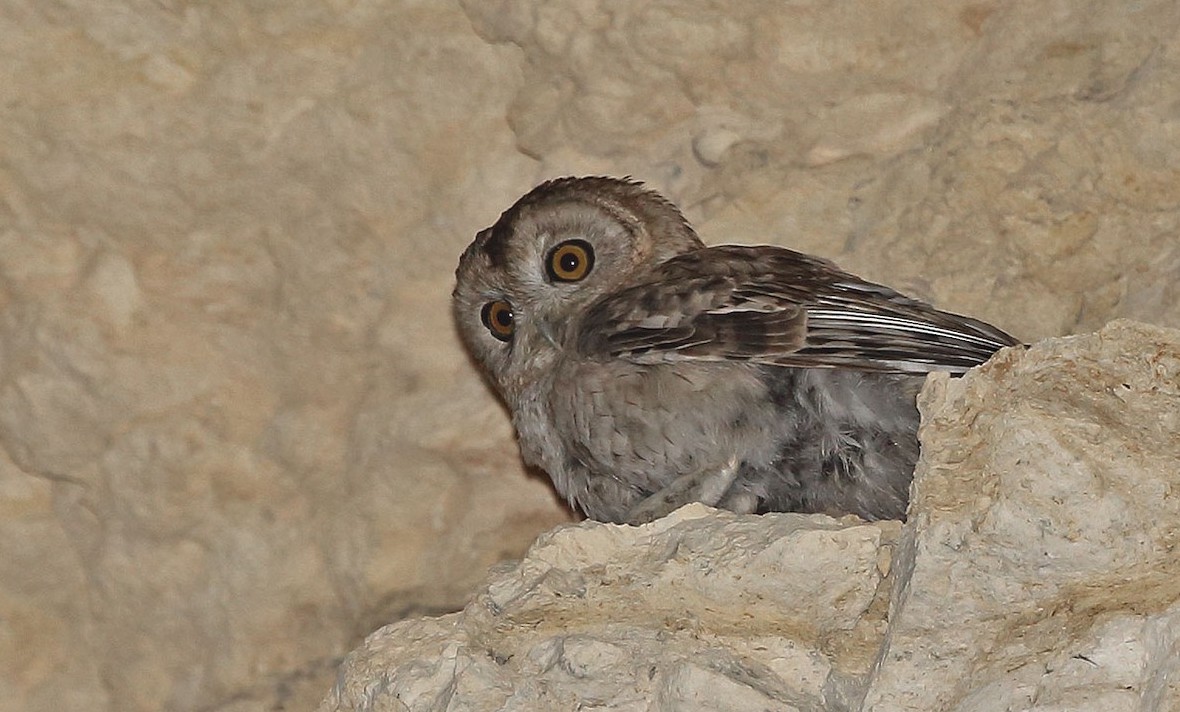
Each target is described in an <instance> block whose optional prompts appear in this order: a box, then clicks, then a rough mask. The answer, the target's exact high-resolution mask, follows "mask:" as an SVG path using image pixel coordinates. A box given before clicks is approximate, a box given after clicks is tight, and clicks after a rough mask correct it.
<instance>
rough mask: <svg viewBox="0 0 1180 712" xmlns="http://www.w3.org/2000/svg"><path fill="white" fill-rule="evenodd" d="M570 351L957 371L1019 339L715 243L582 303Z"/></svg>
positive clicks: (816, 264) (816, 269) (782, 255)
mask: <svg viewBox="0 0 1180 712" xmlns="http://www.w3.org/2000/svg"><path fill="white" fill-rule="evenodd" d="M577 343H578V348H579V349H580V350H581V351H582V352H583V353H584V354H586V355H587V356H590V357H617V358H624V359H628V360H631V361H635V362H640V363H661V362H673V361H683V360H711V361H722V360H738V361H753V362H758V363H766V364H776V365H780V366H796V367H806V368H837V367H839V368H851V369H858V370H864V371H878V372H894V373H926V372H928V371H938V370H942V371H950V372H952V373H961V372H963V371H966V370H967V369H968V368H970V367H972V366H976V365H978V364H980V363H983V362H984V361H986V360H987V359H988V358H990V357H991V355H992V354H994V353H995V352H996V351H997V350H999V349H1000V348H1002V347H1005V346H1012V345H1015V344H1018V343H1019V342H1018V341H1017V340H1016V339H1013V338H1012V337H1011V336H1009V335H1008V334H1006V333H1004V332H1003V331H1000V330H999V329H996V328H995V327H993V326H990V325H988V324H985V323H983V322H981V321H978V320H976V319H972V318H970V317H965V316H959V315H958V314H951V313H949V312H944V311H939V310H938V309H935V308H934V307H932V306H930V305H929V304H925V303H924V302H920V301H917V300H915V299H910V298H908V297H905V296H903V295H901V294H898V293H897V292H895V291H894V290H892V289H889V288H888V287H884V286H881V285H879V284H873V283H871V282H866V281H864V280H862V279H860V278H859V277H857V276H855V275H852V274H849V273H847V272H844V271H842V270H840V269H839V268H838V267H836V266H835V265H833V264H832V263H830V262H828V261H826V260H822V259H819V258H816V257H811V256H809V255H805V254H802V253H799V252H795V251H792V250H788V249H785V248H781V247H746V246H737V245H721V246H717V247H709V248H704V249H701V250H695V251H693V252H688V253H685V254H682V255H678V256H677V257H674V258H672V259H670V260H668V261H666V262H664V263H662V264H660V265H658V266H657V267H656V268H655V269H654V270H652V272H650V273H648V274H647V275H646V276H644V277H643V278H641V280H640V282H639V283H638V284H636V285H634V286H632V287H629V288H626V289H623V290H621V291H618V292H615V293H613V294H611V295H609V296H607V297H604V298H602V299H600V300H598V301H597V302H595V303H594V304H592V305H591V306H590V307H589V308H588V310H587V312H586V314H585V317H584V319H583V321H582V322H581V326H580V328H579V332H578V342H577Z"/></svg>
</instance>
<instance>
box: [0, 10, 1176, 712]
mask: <svg viewBox="0 0 1180 712" xmlns="http://www.w3.org/2000/svg"><path fill="white" fill-rule="evenodd" d="M1178 36H1180V6H1177V5H1176V4H1175V3H1173V2H1170V0H1155V1H1147V2H1138V3H1134V4H1130V5H1127V4H1117V3H1115V4H1111V3H1099V2H1048V3H1016V2H991V1H988V0H984V1H982V2H980V1H977V0H972V1H961V2H946V3H924V2H905V3H892V4H889V5H880V6H876V5H874V6H872V7H870V6H868V5H866V4H864V3H813V4H809V3H787V4H784V3H779V2H771V1H770V0H765V1H764V2H750V3H743V4H733V3H722V2H714V1H708V0H689V1H686V2H677V3H628V2H615V1H611V2H608V1H607V0H600V1H597V2H596V1H594V0H588V1H583V0H558V1H556V2H544V3H541V2H536V1H535V0H529V1H528V2H525V1H520V2H514V1H512V0H501V1H499V2H456V1H454V0H451V1H445V0H432V1H423V2H405V1H397V0H291V1H289V2H282V3H264V2H255V3H185V2H179V1H178V0H153V1H151V2H149V1H148V0H91V1H88V2H79V1H78V0H63V1H61V2H52V3H50V2H42V1H41V0H5V1H4V2H0V67H3V70H2V72H0V536H2V537H3V539H2V541H3V542H4V545H3V546H0V710H2V711H5V712H6V711H7V710H22V711H24V710H32V711H36V710H55V711H56V710H129V711H131V712H135V711H137V710H157V709H170V710H180V711H184V710H196V709H201V710H235V712H236V711H239V710H240V711H242V712H245V711H246V710H263V709H273V708H276V707H283V706H285V707H286V708H288V709H299V708H308V707H310V706H311V705H313V704H314V703H315V701H316V700H317V699H318V698H319V697H320V696H321V695H322V690H323V689H324V687H325V686H326V685H327V684H328V680H329V679H330V674H331V670H332V668H333V667H334V664H335V661H336V657H337V656H338V655H340V654H342V653H343V652H344V651H345V650H347V649H348V648H350V647H351V646H353V645H354V644H355V643H356V642H357V641H358V640H359V639H360V638H361V636H363V635H364V634H365V633H367V632H369V631H371V630H373V629H374V628H376V627H377V626H378V625H380V624H382V623H385V622H388V621H391V620H394V619H397V618H400V617H403V616H405V615H408V614H412V613H414V612H421V611H434V610H453V609H455V608H458V607H459V606H461V605H462V602H463V601H464V600H465V598H466V596H467V594H468V592H469V591H470V590H471V588H472V586H474V585H475V582H476V581H478V580H479V579H480V578H481V577H482V575H483V572H484V569H485V567H486V566H487V565H488V564H490V563H492V562H494V561H496V560H498V559H501V558H504V557H506V556H517V555H519V554H520V552H521V551H522V550H523V549H524V548H525V546H526V545H527V543H528V542H529V541H531V540H532V538H533V536H534V535H535V534H536V533H538V532H540V531H543V530H545V529H547V528H549V527H550V526H552V525H553V524H554V523H557V522H559V521H563V520H566V519H567V518H568V514H567V513H566V512H565V511H564V510H563V509H562V508H561V506H560V504H559V503H557V502H555V501H554V499H553V497H552V495H551V494H550V492H549V490H548V488H547V486H546V485H545V483H544V482H543V480H541V479H538V478H530V477H528V476H526V475H525V474H524V473H523V472H522V471H521V468H520V465H519V462H518V460H517V457H516V453H515V448H514V445H513V443H512V440H511V432H510V429H509V426H508V423H507V422H506V419H505V418H504V415H503V413H502V411H501V409H500V408H499V407H498V405H497V404H496V403H495V402H494V400H493V399H492V398H491V396H490V395H489V394H488V392H487V391H486V389H485V388H484V387H483V385H482V384H481V383H480V382H479V379H478V377H477V376H476V375H475V372H474V371H473V369H471V368H470V366H469V364H468V363H467V362H466V359H465V357H464V356H463V354H462V352H461V350H460V349H459V347H458V344H457V340H456V339H455V338H454V335H453V332H452V329H451V326H450V324H449V317H448V294H449V291H450V288H451V271H452V269H453V267H454V265H455V261H456V256H457V254H458V252H459V250H461V249H462V247H463V246H464V245H466V244H467V242H468V241H469V240H470V239H471V236H472V234H473V233H474V231H475V230H477V229H479V228H481V227H484V226H486V225H487V224H489V223H490V222H491V221H492V220H494V219H495V217H496V215H498V213H499V211H500V210H501V209H503V208H504V207H505V206H507V205H508V204H509V203H510V202H511V201H512V200H513V199H514V198H516V197H517V196H519V195H520V194H521V193H522V192H524V191H525V190H526V189H528V188H529V187H531V186H532V185H533V184H535V183H536V182H538V181H539V180H541V179H542V178H545V177H550V176H552V175H555V174H561V173H584V172H605V173H612V174H624V173H632V174H634V175H636V176H638V177H641V178H645V179H648V180H650V181H651V182H652V183H653V184H654V186H655V187H657V188H659V189H660V190H662V191H665V192H666V193H667V194H669V195H670V196H671V197H673V198H675V199H676V200H678V201H679V202H681V203H682V204H683V205H684V206H685V208H686V211H687V212H688V214H689V216H690V217H691V218H692V219H693V220H694V221H695V222H696V223H697V224H698V226H699V227H700V229H701V232H702V235H703V236H704V238H705V239H706V240H707V241H709V242H723V241H735V242H777V243H780V244H787V245H791V246H795V247H798V248H801V249H804V250H808V251H812V252H816V253H820V254H823V255H826V256H829V257H834V258H837V259H838V260H839V261H840V262H841V263H843V264H844V265H846V266H847V267H849V268H851V269H853V270H855V271H859V272H861V273H863V274H864V275H865V276H866V277H869V278H874V279H878V280H883V281H887V282H889V283H890V284H893V285H895V286H898V287H900V288H903V289H907V290H910V291H913V292H915V293H917V294H919V295H922V296H926V297H930V298H933V299H934V300H935V301H936V302H937V303H939V304H940V305H942V306H945V307H949V308H953V309H958V310H962V311H968V312H971V313H974V314H977V315H979V316H981V317H984V318H987V319H989V320H991V321H994V322H996V323H998V324H1000V325H1001V326H1003V327H1005V328H1007V329H1009V330H1010V331H1012V332H1013V333H1015V334H1017V335H1019V336H1021V337H1023V338H1026V339H1029V340H1032V339H1037V338H1040V337H1044V336H1051V335H1058V334H1063V333H1070V332H1074V331H1079V330H1081V331H1084V330H1089V329H1092V328H1096V327H1097V326H1099V325H1101V324H1103V323H1105V322H1106V321H1108V320H1109V319H1111V318H1113V317H1117V316H1130V317H1136V318H1139V319H1142V320H1145V321H1152V322H1156V323H1161V324H1170V325H1173V326H1180V291H1178V290H1180V287H1178V286H1177V285H1180V240H1177V239H1176V235H1177V234H1180V180H1178V178H1180V176H1178V170H1180V140H1178V139H1180V112H1178V110H1177V108H1176V107H1177V106H1178V105H1180V104H1178V95H1180V85H1178V84H1177V83H1176V81H1175V77H1176V76H1178V75H1180V42H1178V41H1177V39H1176V38H1177V37H1178ZM1013 526H1016V525H1015V524H1014V525H1013ZM1161 630H1162V629H1161ZM1148 637H1150V636H1148ZM1145 645H1146V647H1145V648H1144V650H1149V649H1151V650H1154V649H1157V648H1152V645H1155V644H1154V643H1152V644H1145ZM686 670H687V669H686ZM694 675H697V673H694V672H692V671H691V670H687V671H686V672H684V673H683V675H682V677H683V679H685V680H690V679H695V678H694ZM686 684H687V683H686Z"/></svg>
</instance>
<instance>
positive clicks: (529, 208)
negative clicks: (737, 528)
mask: <svg viewBox="0 0 1180 712" xmlns="http://www.w3.org/2000/svg"><path fill="white" fill-rule="evenodd" d="M456 277H457V280H456V281H457V284H456V288H455V293H454V302H453V304H454V314H455V319H456V323H457V324H458V327H459V331H460V333H461V334H462V336H463V338H464V341H465V343H466V345H467V346H468V348H469V349H470V351H471V353H472V355H473V356H474V358H475V360H476V361H477V362H478V363H479V364H480V366H481V367H482V368H483V369H484V370H485V371H486V373H487V375H488V377H489V380H490V381H491V382H492V384H493V385H494V386H495V388H496V389H497V390H498V391H499V393H500V395H501V396H502V397H503V398H504V400H505V402H506V403H507V405H508V407H509V409H510V411H511V413H512V417H513V424H514V426H515V428H516V432H517V436H518V440H519V444H520V449H521V454H522V456H523V458H524V460H525V461H526V462H527V463H529V464H532V465H537V466H539V467H540V468H541V469H543V470H545V471H546V472H547V473H548V474H549V476H550V478H551V479H552V480H553V483H554V486H555V488H556V489H557V491H558V492H559V493H560V494H561V495H562V496H564V497H565V498H566V499H567V500H568V501H569V502H570V503H571V505H573V506H575V507H576V508H578V509H581V510H582V511H583V512H585V513H586V515H587V516H589V517H591V518H594V519H600V520H606V521H621V522H631V523H639V522H643V521H650V520H652V519H654V518H657V517H660V516H663V515H664V514H667V513H668V512H670V511H672V510H673V509H676V508H677V507H679V506H681V505H683V504H687V503H689V502H694V501H697V502H703V503H705V504H709V505H713V506H717V507H721V508H724V509H729V510H732V511H735V512H742V513H751V512H766V511H797V512H824V513H828V514H836V515H838V514H857V515H859V516H861V517H864V518H866V519H885V518H904V516H905V508H906V505H907V502H908V496H909V483H910V479H911V477H912V474H913V468H914V465H915V463H916V461H917V457H918V443H917V426H918V412H917V407H916V404H915V398H916V394H917V391H918V389H919V388H920V386H921V383H922V379H923V377H924V375H925V374H926V373H929V372H931V371H947V372H950V373H952V374H961V373H963V372H965V371H966V370H967V369H968V368H971V367H973V366H976V365H978V364H981V363H983V362H984V361H986V360H987V359H988V358H990V357H991V356H992V354H994V353H995V352H996V351H997V350H999V349H1001V348H1003V347H1005V346H1013V345H1017V344H1018V343H1019V342H1018V341H1016V340H1015V339H1013V338H1012V337H1011V336H1009V335H1008V334H1006V333H1004V332H1003V331H1001V330H999V329H996V328H995V327H992V326H990V325H988V324H985V323H983V322H981V321H978V320H976V319H972V318H970V317H965V316H960V315H957V314H952V313H949V312H944V311H940V310H938V309H935V308H934V307H932V306H930V305H929V304H926V303H924V302H921V301H918V300H915V299H911V298H909V297H906V296H904V295H902V294H899V293H898V292H896V291H894V290H892V289H890V288H888V287H885V286H883V285H879V284H874V283H872V282H868V281H865V280H863V279H861V278H859V277H857V276H855V275H853V274H850V273H848V272H845V271H843V270H841V269H840V268H839V267H837V266H836V265H834V264H832V263H831V262H828V261H826V260H823V259H820V258H817V257H812V256H809V255H805V254H803V253H799V252H795V251H792V250H789V249H786V248H782V247H770V246H738V245H722V246H715V247H706V246H705V245H704V244H702V243H701V241H700V240H699V239H698V238H697V236H696V233H695V232H694V231H693V229H692V228H691V226H689V224H688V223H687V221H686V220H685V219H684V217H683V216H682V215H681V213H680V211H679V210H678V209H677V208H676V207H675V206H674V205H672V203H670V202H669V201H667V200H666V199H664V198H663V197H662V196H660V195H659V194H657V193H655V192H653V191H650V190H648V189H647V188H645V187H644V186H643V185H642V184H640V183H638V182H635V181H631V180H627V179H622V180H620V179H615V178H604V177H591V178H562V179H557V180H554V181H549V182H547V183H543V184H541V185H540V186H538V187H537V188H535V189H533V190H532V191H530V192H529V193H527V194H526V195H525V196H524V197H522V198H521V199H520V200H518V201H517V202H516V203H515V204H514V205H513V206H512V207H510V208H509V209H508V210H506V211H505V212H504V213H503V214H502V215H501V216H500V218H499V220H498V221H497V222H496V223H495V224H494V225H493V226H492V227H490V228H488V229H486V230H483V231H481V232H480V233H479V234H478V235H477V236H476V238H475V241H474V242H473V243H472V244H471V245H470V246H469V247H468V248H467V250H466V251H465V252H464V253H463V256H462V258H461V259H460V263H459V268H458V270H457V272H456Z"/></svg>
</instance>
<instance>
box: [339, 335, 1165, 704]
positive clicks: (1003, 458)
mask: <svg viewBox="0 0 1180 712" xmlns="http://www.w3.org/2000/svg"><path fill="white" fill-rule="evenodd" d="M921 407H922V411H923V416H924V423H923V427H922V432H921V437H922V444H923V455H922V461H921V463H920V465H919V467H918V471H917V473H916V478H915V482H914V488H913V490H914V500H913V503H912V506H911V514H910V517H909V520H908V521H907V522H906V523H905V525H904V527H903V526H901V525H900V524H899V523H897V522H880V523H864V522H861V521H859V520H856V519H855V518H853V517H848V518H845V519H843V520H833V519H831V518H828V517H824V516H820V515H815V516H803V515H795V514H769V515H764V516H736V515H733V514H730V513H728V512H718V511H713V510H709V509H708V508H706V507H703V506H701V505H692V506H690V507H686V508H684V509H681V510H679V511H678V512H675V513H674V514H673V515H671V516H669V517H667V518H665V519H662V520H658V521H656V522H654V523H652V524H649V525H644V526H641V527H628V526H620V525H610V524H599V523H593V522H584V523H582V524H579V525H567V526H565V527H561V528H558V529H556V530H554V531H552V532H550V533H548V534H546V535H544V536H542V537H541V538H539V539H538V540H537V542H536V543H535V544H534V545H533V547H532V548H531V549H530V550H529V552H528V554H527V555H526V556H525V558H524V560H523V561H521V562H520V563H518V564H516V565H513V566H508V567H505V568H503V569H502V570H501V571H499V572H498V573H495V574H494V575H493V576H492V577H491V578H490V579H489V580H488V582H487V583H486V585H485V586H484V587H483V588H482V589H481V592H480V593H479V595H477V596H476V597H475V599H474V600H473V601H472V602H471V603H469V604H468V605H467V607H466V608H465V609H464V610H463V611H462V612H461V613H455V614H451V615H448V616H444V617H441V618H421V619H415V620H408V621H403V622H400V623H395V624H393V625H390V626H387V627H385V628H382V629H381V630H379V631H377V632H376V633H374V634H373V635H371V636H370V637H369V638H368V639H367V640H366V641H365V643H364V644H363V645H362V646H361V647H360V648H358V649H357V650H356V651H354V652H353V653H351V654H350V655H349V657H348V658H347V659H346V660H345V663H344V665H343V666H342V668H341V670H340V673H339V676H338V680H337V683H336V686H335V688H334V689H333V690H332V692H331V694H330V695H329V696H328V698H327V699H326V700H325V701H324V703H323V704H322V705H321V707H320V712H346V711H347V712H353V711H360V710H377V709H408V710H423V711H425V710H435V709H444V708H445V709H464V710H489V711H490V710H501V709H527V710H564V709H568V710H572V709H582V708H585V707H590V706H592V707H594V708H595V709H603V710H831V711H832V712H835V711H837V710H865V711H866V712H867V711H868V710H873V711H875V712H884V711H885V710H890V711H894V710H896V711H901V710H907V711H909V710H912V711H914V712H917V711H919V710H922V711H927V710H948V709H957V710H978V711H980V712H983V711H985V710H996V709H1034V708H1035V709H1062V710H1064V709H1069V710H1078V711H1085V710H1093V711H1094V712H1110V711H1111V710H1148V709H1151V710H1156V709H1173V708H1176V706H1177V705H1180V686H1177V684H1176V682H1175V681H1176V680H1177V679H1180V676H1178V675H1180V559H1178V558H1177V556H1176V553H1175V552H1176V546H1177V543H1178V542H1177V538H1178V537H1180V497H1177V496H1176V492H1180V331H1175V330H1168V329H1162V328H1156V327H1149V326H1146V325H1143V324H1138V323H1134V322H1128V321H1121V322H1114V323H1112V324H1111V325H1109V326H1108V327H1106V328H1105V329H1103V330H1102V331H1100V332H1098V333H1097V334H1090V335H1085V336H1077V337H1069V338H1064V339H1054V340H1049V341H1045V342H1042V343H1040V344H1037V345H1035V346H1033V347H1032V348H1031V349H1029V350H1027V351H1025V350H1023V349H1008V350H1006V351H1004V352H1002V353H1001V354H1000V355H998V356H997V357H996V358H994V359H993V360H992V361H991V362H989V363H988V364H986V365H985V366H983V367H981V368H978V369H975V370H973V371H971V372H970V373H968V374H967V375H966V376H965V377H963V378H961V379H951V378H949V377H947V376H945V375H936V376H932V377H931V378H930V379H929V381H928V383H927V386H926V388H925V389H924V390H923V394H922V396H921ZM402 705H404V706H402Z"/></svg>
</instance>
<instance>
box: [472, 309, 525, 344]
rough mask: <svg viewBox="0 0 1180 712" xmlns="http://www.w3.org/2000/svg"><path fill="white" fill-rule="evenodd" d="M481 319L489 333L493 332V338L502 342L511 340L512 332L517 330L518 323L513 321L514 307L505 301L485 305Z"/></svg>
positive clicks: (480, 314)
mask: <svg viewBox="0 0 1180 712" xmlns="http://www.w3.org/2000/svg"><path fill="white" fill-rule="evenodd" d="M479 318H480V320H481V321H482V322H483V325H484V326H486V327H487V328H488V331H490V332H492V336H494V337H496V338H497V339H499V340H500V341H507V340H508V339H511V338H512V332H513V331H514V330H515V329H516V323H515V322H513V320H512V305H511V304H509V303H508V302H506V301H504V300H503V299H497V300H496V301H494V302H488V303H487V304H484V305H483V309H481V310H480V312H479Z"/></svg>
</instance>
